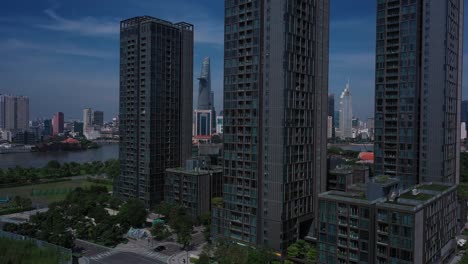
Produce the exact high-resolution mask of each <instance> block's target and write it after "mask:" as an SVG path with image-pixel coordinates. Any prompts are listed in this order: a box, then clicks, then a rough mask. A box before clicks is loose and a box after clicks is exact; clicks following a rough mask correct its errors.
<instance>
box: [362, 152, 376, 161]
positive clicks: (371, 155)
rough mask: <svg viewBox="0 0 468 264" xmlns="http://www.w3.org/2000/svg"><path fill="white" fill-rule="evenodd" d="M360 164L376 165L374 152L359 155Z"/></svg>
mask: <svg viewBox="0 0 468 264" xmlns="http://www.w3.org/2000/svg"><path fill="white" fill-rule="evenodd" d="M358 158H359V161H360V162H359V163H374V152H361V153H359V156H358Z"/></svg>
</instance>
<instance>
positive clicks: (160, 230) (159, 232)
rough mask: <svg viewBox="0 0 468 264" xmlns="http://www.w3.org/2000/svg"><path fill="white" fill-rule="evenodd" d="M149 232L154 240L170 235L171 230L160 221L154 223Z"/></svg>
mask: <svg viewBox="0 0 468 264" xmlns="http://www.w3.org/2000/svg"><path fill="white" fill-rule="evenodd" d="M151 234H152V235H153V237H154V239H156V240H164V239H166V238H168V237H169V236H171V232H169V230H168V229H167V227H166V226H165V225H164V224H162V223H156V224H154V225H153V226H152V227H151Z"/></svg>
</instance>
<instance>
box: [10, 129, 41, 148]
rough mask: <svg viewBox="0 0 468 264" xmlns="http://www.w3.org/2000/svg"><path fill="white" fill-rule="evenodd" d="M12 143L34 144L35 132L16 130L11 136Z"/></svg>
mask: <svg viewBox="0 0 468 264" xmlns="http://www.w3.org/2000/svg"><path fill="white" fill-rule="evenodd" d="M13 143H15V144H21V145H34V144H36V134H35V133H34V132H30V131H17V132H16V133H15V135H14V137H13Z"/></svg>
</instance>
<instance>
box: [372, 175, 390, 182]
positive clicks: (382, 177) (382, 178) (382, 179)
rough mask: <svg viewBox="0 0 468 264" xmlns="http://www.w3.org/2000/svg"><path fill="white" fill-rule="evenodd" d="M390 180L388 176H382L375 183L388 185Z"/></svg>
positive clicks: (377, 177) (376, 178)
mask: <svg viewBox="0 0 468 264" xmlns="http://www.w3.org/2000/svg"><path fill="white" fill-rule="evenodd" d="M389 179H390V177H389V176H387V175H380V176H376V177H375V182H376V183H386V182H388V180H389Z"/></svg>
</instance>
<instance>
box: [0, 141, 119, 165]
mask: <svg viewBox="0 0 468 264" xmlns="http://www.w3.org/2000/svg"><path fill="white" fill-rule="evenodd" d="M118 158H119V144H107V145H102V146H101V147H100V148H98V149H90V150H86V151H57V152H28V153H10V154H0V168H2V169H4V168H14V167H16V166H20V167H25V168H26V167H34V168H38V167H43V166H45V165H47V163H48V162H49V161H51V160H57V161H58V162H60V163H65V162H72V161H74V162H77V163H86V162H91V161H106V160H110V159H118Z"/></svg>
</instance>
